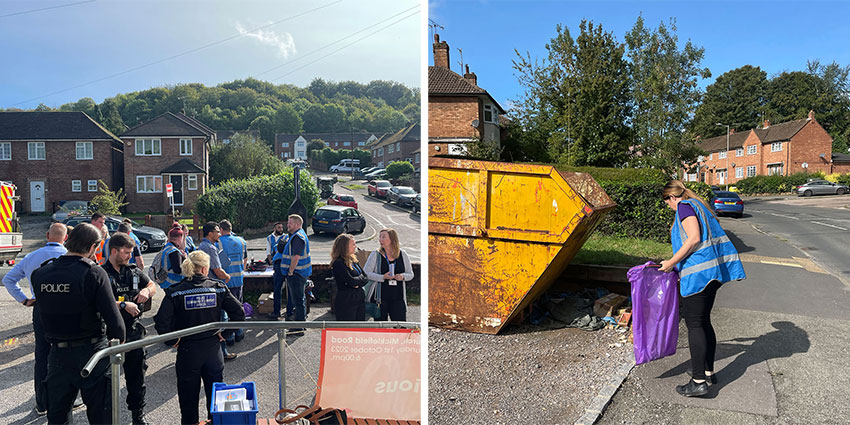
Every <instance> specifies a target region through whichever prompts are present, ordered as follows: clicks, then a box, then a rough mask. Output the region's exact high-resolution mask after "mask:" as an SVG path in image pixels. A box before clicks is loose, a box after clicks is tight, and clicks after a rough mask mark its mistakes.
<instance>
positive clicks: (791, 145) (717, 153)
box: [684, 111, 841, 185]
mask: <svg viewBox="0 0 850 425" xmlns="http://www.w3.org/2000/svg"><path fill="white" fill-rule="evenodd" d="M699 145H700V147H701V148H702V149H703V150H704V151H705V152H706V155H703V156H700V157H699V159H698V160H697V162H696V163H695V164H692V165H691V166H690V167H687V168H686V169H685V173H684V174H685V180H688V181H702V182H705V183H708V184H710V185H722V184H727V178H728V184H733V183H735V182H737V181H738V180H742V179H745V178H747V177H753V176H756V175H774V174H779V175H783V176H786V175H789V174H793V173H799V172H802V171H808V172H810V173H814V172H818V171H823V172H824V173H827V174H829V173H832V172H835V171H833V170H834V169H835V167H836V166H839V167H841V164H840V159H839V163H838V164H835V163H834V161H833V155H832V137H830V136H829V133H827V132H826V130H824V129H823V127H821V125H820V124H818V122H817V120H815V115H814V112H812V111H809V116H808V118H805V119H801V120H794V121H788V122H784V123H780V124H773V125H771V124H770V121H765V122H764V125H763V126H762V127H760V128H754V129H751V130H748V131H745V132H740V133H738V132H735V131H734V130H730V135H729V150H728V152H727V150H726V135H723V136H717V137H712V138H709V139H705V140H703V141H701V142H700V144H699ZM727 164H728V166H727ZM727 169H728V172H727Z"/></svg>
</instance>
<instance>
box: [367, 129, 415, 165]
mask: <svg viewBox="0 0 850 425" xmlns="http://www.w3.org/2000/svg"><path fill="white" fill-rule="evenodd" d="M421 141H422V126H421V125H420V124H412V125H409V126H407V127H405V128H403V129H401V130H399V131H397V132H395V133H393V134H390V135H386V136H384V137H382V138H381V139H380V140H379V141H378V142H377V143H373V144H372V145H370V146H369V148H370V150H371V151H372V164H374V165H375V166H378V167H382V168H385V167H386V166H387V165H389V164H390V163H391V162H394V161H407V162H409V163H411V164H412V165H413V168H414V169H416V168H418V164H417V163H416V162H415V161H416V158H417V155H418V153H419V150H420V149H421V146H420V143H421Z"/></svg>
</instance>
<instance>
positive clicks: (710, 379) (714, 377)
mask: <svg viewBox="0 0 850 425" xmlns="http://www.w3.org/2000/svg"><path fill="white" fill-rule="evenodd" d="M688 376H690V377H691V378H693V377H694V371H693V370H691V369H688ZM705 382H708V385H714V384H717V374H716V373H714V374H712V375H711V376H709V375H705Z"/></svg>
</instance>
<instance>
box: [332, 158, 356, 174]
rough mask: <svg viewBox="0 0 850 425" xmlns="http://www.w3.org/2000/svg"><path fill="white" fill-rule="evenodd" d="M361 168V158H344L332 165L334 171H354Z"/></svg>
mask: <svg viewBox="0 0 850 425" xmlns="http://www.w3.org/2000/svg"><path fill="white" fill-rule="evenodd" d="M359 169H360V160H359V159H343V160H340V161H339V164H337V165H332V166H331V172H332V173H352V172H354V171H357V170H359Z"/></svg>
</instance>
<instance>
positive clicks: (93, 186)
mask: <svg viewBox="0 0 850 425" xmlns="http://www.w3.org/2000/svg"><path fill="white" fill-rule="evenodd" d="M86 190H88V191H89V192H97V180H89V181H87V182H86Z"/></svg>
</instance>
